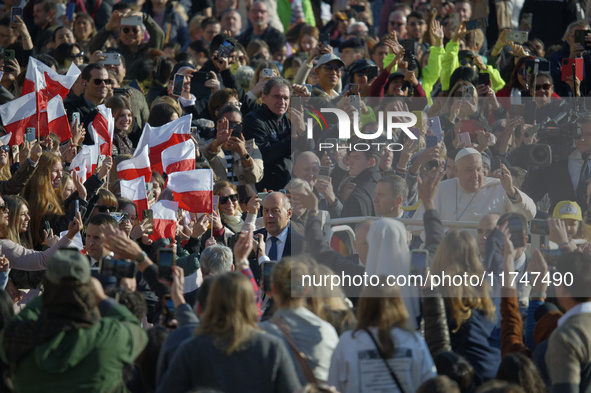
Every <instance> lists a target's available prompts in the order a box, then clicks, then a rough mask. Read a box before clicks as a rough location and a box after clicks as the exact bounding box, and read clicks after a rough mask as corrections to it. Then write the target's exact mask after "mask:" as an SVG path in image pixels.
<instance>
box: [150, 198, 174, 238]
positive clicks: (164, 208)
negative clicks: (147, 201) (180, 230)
mask: <svg viewBox="0 0 591 393" xmlns="http://www.w3.org/2000/svg"><path fill="white" fill-rule="evenodd" d="M151 209H152V212H153V213H154V233H153V234H152V235H149V236H148V237H149V238H150V239H152V240H153V241H156V240H158V239H168V238H173V239H174V237H175V235H176V215H177V212H178V210H179V204H178V203H177V202H173V201H167V200H161V201H159V202H156V203H155V204H153V205H152V207H151Z"/></svg>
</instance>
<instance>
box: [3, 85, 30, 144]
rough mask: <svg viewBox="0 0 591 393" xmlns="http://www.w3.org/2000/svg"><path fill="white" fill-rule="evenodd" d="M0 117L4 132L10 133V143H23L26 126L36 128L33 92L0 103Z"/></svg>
mask: <svg viewBox="0 0 591 393" xmlns="http://www.w3.org/2000/svg"><path fill="white" fill-rule="evenodd" d="M0 117H1V118H2V124H4V129H5V130H6V133H12V140H11V141H10V144H11V145H20V144H21V143H23V140H24V136H25V131H26V129H27V127H35V129H36V128H37V105H36V103H35V93H29V94H26V95H23V96H21V97H19V98H17V99H15V100H12V101H10V102H7V103H6V104H3V105H0Z"/></svg>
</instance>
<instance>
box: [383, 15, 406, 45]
mask: <svg viewBox="0 0 591 393" xmlns="http://www.w3.org/2000/svg"><path fill="white" fill-rule="evenodd" d="M406 23H407V20H406V14H405V13H404V12H403V11H401V10H396V11H392V12H391V13H390V17H389V18H388V30H387V32H386V33H389V32H392V31H395V32H396V36H397V37H398V38H399V39H406V38H407V34H408V32H407V30H406Z"/></svg>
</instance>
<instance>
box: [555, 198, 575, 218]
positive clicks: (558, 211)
mask: <svg viewBox="0 0 591 393" xmlns="http://www.w3.org/2000/svg"><path fill="white" fill-rule="evenodd" d="M552 217H554V218H560V219H561V220H565V219H569V218H570V219H572V220H577V221H583V213H582V212H581V207H580V206H579V204H578V203H577V202H573V201H561V202H558V203H557V204H556V206H555V207H554V212H553V213H552Z"/></svg>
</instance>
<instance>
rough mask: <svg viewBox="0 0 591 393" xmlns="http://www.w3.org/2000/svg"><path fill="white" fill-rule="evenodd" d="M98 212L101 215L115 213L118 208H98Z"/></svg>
mask: <svg viewBox="0 0 591 393" xmlns="http://www.w3.org/2000/svg"><path fill="white" fill-rule="evenodd" d="M96 210H98V211H99V212H100V213H106V212H114V211H116V210H117V206H97V207H96Z"/></svg>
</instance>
